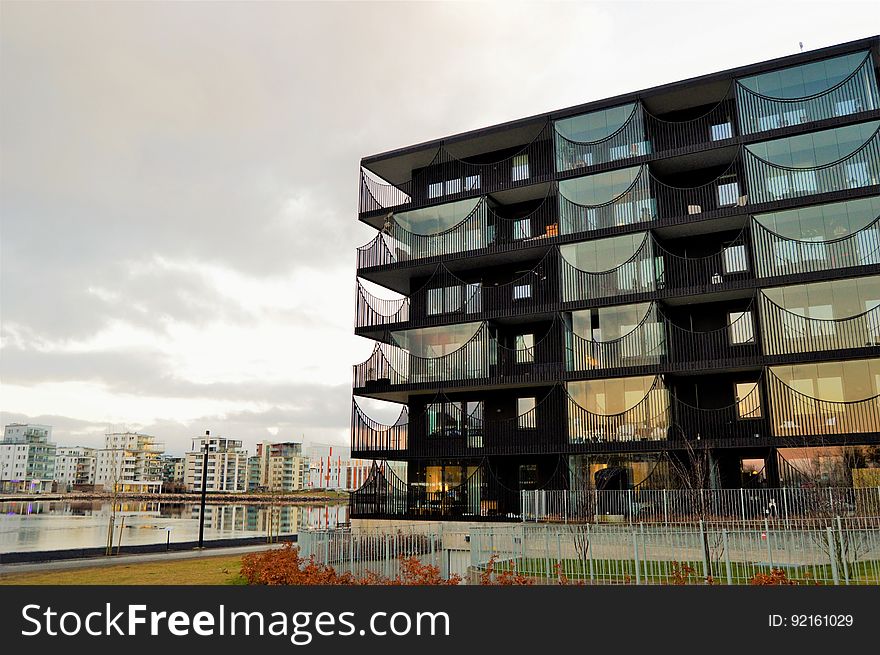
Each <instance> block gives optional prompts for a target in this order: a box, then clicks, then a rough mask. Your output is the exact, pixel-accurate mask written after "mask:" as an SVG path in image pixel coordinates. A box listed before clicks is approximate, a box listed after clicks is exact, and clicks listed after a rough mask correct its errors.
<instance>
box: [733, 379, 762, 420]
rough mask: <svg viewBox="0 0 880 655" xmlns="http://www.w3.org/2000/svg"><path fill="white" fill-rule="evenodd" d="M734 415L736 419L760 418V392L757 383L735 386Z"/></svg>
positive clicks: (743, 383) (741, 383) (740, 383)
mask: <svg viewBox="0 0 880 655" xmlns="http://www.w3.org/2000/svg"><path fill="white" fill-rule="evenodd" d="M735 389H736V415H737V417H738V418H742V419H745V418H761V390H760V389H759V388H758V383H757V382H738V383H737V384H736V387H735Z"/></svg>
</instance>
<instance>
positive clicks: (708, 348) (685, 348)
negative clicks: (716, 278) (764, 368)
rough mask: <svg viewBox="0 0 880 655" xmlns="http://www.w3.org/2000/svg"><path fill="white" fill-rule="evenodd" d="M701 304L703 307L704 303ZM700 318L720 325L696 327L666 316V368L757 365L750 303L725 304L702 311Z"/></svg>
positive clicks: (759, 361) (711, 323)
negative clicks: (712, 309) (718, 308)
mask: <svg viewBox="0 0 880 655" xmlns="http://www.w3.org/2000/svg"><path fill="white" fill-rule="evenodd" d="M702 307H704V308H707V307H708V305H703V306H702ZM735 308H736V309H735ZM731 310H733V311H731ZM701 318H702V319H703V320H704V322H706V323H707V324H709V325H718V324H721V325H720V327H708V326H707V327H706V329H700V330H696V329H693V328H692V327H690V326H684V325H680V324H679V323H678V322H677V321H676V320H673V319H670V318H666V321H665V327H666V334H667V344H668V346H667V347H668V349H669V356H668V357H669V361H670V364H671V366H670V368H674V369H676V370H695V369H709V370H711V369H717V368H738V367H743V366H757V365H759V364H760V363H761V350H760V348H759V346H758V341H757V338H756V335H755V324H754V320H755V319H754V316H753V304H752V303H751V302H750V303H749V304H748V305H747V306H746V307H744V308H742V309H739V307H738V305H731V304H729V303H726V307H725V308H724V309H723V311H720V312H719V311H713V312H710V311H706V310H704V311H702V312H701Z"/></svg>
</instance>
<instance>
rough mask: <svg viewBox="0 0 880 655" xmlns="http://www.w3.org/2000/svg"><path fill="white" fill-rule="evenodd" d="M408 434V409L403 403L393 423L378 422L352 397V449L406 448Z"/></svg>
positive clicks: (385, 449)
mask: <svg viewBox="0 0 880 655" xmlns="http://www.w3.org/2000/svg"><path fill="white" fill-rule="evenodd" d="M408 434H409V410H408V409H407V407H406V405H404V406H403V407H402V408H401V410H400V415H399V416H398V417H397V420H396V421H394V423H392V424H390V425H388V424H383V423H380V422H378V421H376V420H374V419H372V418H370V417H369V416H367V414H366V413H365V412H364V410H363V409H361V407H360V405H358V403H357V400H355V399H354V398H352V406H351V449H352V451H371V450H375V451H388V450H406V447H407V438H408Z"/></svg>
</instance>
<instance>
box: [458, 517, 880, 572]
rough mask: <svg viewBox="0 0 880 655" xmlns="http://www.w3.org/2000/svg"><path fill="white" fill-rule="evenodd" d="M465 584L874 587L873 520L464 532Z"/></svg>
mask: <svg viewBox="0 0 880 655" xmlns="http://www.w3.org/2000/svg"><path fill="white" fill-rule="evenodd" d="M470 546H471V574H472V576H471V579H472V580H478V579H479V576H480V574H485V572H486V571H487V567H488V566H489V562H490V561H492V570H493V575H494V576H497V575H499V574H501V573H502V572H504V571H511V572H513V571H515V572H516V573H517V574H519V575H522V576H524V577H526V578H528V579H530V580H532V581H534V582H537V583H539V584H540V583H544V584H558V583H560V581H563V582H565V581H567V582H568V583H584V584H707V583H712V584H753V583H754V581H755V577H756V576H759V575H762V574H763V575H771V574H772V573H773V571H774V570H777V574H776V575H777V576H779V575H780V574H779V573H778V571H780V570H781V571H782V572H784V575H785V578H786V579H788V580H792V581H795V582H796V583H799V584H833V585H851V584H871V585H874V584H880V521H878V520H877V519H864V518H862V519H843V518H839V517H837V518H832V519H828V520H809V521H789V522H784V521H778V520H776V521H771V520H769V519H765V520H764V521H758V522H751V523H743V522H731V523H723V522H722V523H706V522H698V523H683V524H645V523H642V524H631V525H602V524H584V525H555V526H551V525H531V524H522V525H519V526H498V525H493V526H487V527H480V528H474V529H472V530H471V533H470Z"/></svg>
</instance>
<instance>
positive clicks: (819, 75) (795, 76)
mask: <svg viewBox="0 0 880 655" xmlns="http://www.w3.org/2000/svg"><path fill="white" fill-rule="evenodd" d="M878 98H880V95H878V91H877V78H876V76H875V74H874V67H873V64H872V61H871V54H870V53H869V52H868V53H866V52H854V53H851V54H848V55H844V56H841V57H834V58H833V59H826V60H824V61H817V62H812V63H809V64H802V65H800V66H791V67H789V68H785V69H782V70H776V71H771V72H769V73H761V74H760V75H752V76H750V77H743V78H740V79H739V80H737V83H736V99H737V107H738V109H739V124H740V131H741V133H742V134H754V133H756V132H764V131H766V130H775V129H779V128H782V127H787V126H789V125H800V124H802V123H810V122H813V121H820V120H824V119H828V118H835V117H838V116H848V115H849V114H856V113H859V112H863V111H870V110H872V109H877V107H878V106H880V105H878Z"/></svg>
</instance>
